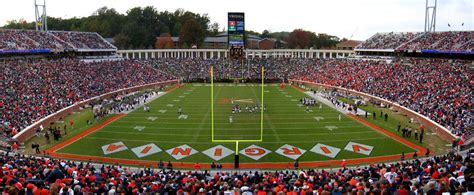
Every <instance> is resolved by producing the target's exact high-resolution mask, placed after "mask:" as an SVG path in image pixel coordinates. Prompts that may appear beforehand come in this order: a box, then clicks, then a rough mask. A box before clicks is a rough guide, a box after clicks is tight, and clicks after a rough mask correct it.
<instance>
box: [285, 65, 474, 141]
mask: <svg viewBox="0 0 474 195" xmlns="http://www.w3.org/2000/svg"><path fill="white" fill-rule="evenodd" d="M469 63H470V62H468V61H459V62H456V61H455V62H449V61H447V60H433V59H432V60H430V59H408V58H406V59H400V60H396V61H394V62H393V63H385V62H384V61H361V60H318V61H316V62H313V63H309V64H304V65H303V66H291V67H292V70H291V71H290V72H292V74H293V75H290V78H294V79H303V80H308V81H314V82H318V83H323V84H328V85H334V86H341V87H345V88H349V89H354V90H357V91H361V92H365V93H368V94H372V95H375V96H378V97H381V98H385V99H388V100H391V101H394V102H397V103H399V104H400V105H403V106H405V107H408V108H410V109H412V110H414V111H416V112H418V113H420V114H422V115H425V116H427V117H429V118H431V119H432V120H434V121H436V122H437V123H439V124H441V125H443V126H445V127H446V128H447V129H449V130H451V131H452V132H453V133H454V134H458V135H460V134H462V133H464V132H466V131H468V126H469V125H472V123H473V122H474V121H472V117H471V116H472V112H471V111H470V110H469V108H470V107H471V106H472V102H470V99H471V98H472V90H471V87H470V85H471V84H472V80H470V78H472V76H473V75H472V72H471V71H469V70H468V65H469Z"/></svg>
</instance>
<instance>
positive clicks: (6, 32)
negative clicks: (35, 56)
mask: <svg viewBox="0 0 474 195" xmlns="http://www.w3.org/2000/svg"><path fill="white" fill-rule="evenodd" d="M43 49H49V50H55V51H64V50H71V49H115V47H114V46H113V45H111V44H110V43H108V42H107V41H105V40H104V39H103V38H102V37H101V36H100V35H99V34H97V33H91V32H74V31H48V32H45V31H33V30H10V29H0V51H1V50H43Z"/></svg>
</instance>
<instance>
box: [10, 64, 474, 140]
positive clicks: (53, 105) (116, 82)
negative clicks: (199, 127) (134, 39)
mask: <svg viewBox="0 0 474 195" xmlns="http://www.w3.org/2000/svg"><path fill="white" fill-rule="evenodd" d="M112 63H113V64H116V66H111V64H112ZM248 63H249V64H248V65H249V68H248V69H247V68H244V69H242V68H241V67H240V64H239V63H233V62H231V66H229V65H228V62H227V61H223V60H216V59H206V60H204V59H190V58H189V59H188V58H182V59H155V60H143V61H139V62H137V61H119V62H95V63H81V62H77V61H74V60H61V61H49V62H35V63H30V62H23V63H22V62H19V61H13V60H12V61H7V63H6V64H4V65H3V66H4V67H3V68H2V71H3V74H2V76H3V78H2V81H3V86H4V89H5V90H2V91H3V92H4V94H2V107H3V108H4V109H3V110H1V113H2V120H3V121H2V123H3V124H7V125H3V129H4V131H3V132H4V134H6V135H8V136H11V135H12V132H13V131H12V130H13V129H15V130H16V131H20V130H21V129H23V128H25V127H26V126H28V125H29V124H31V123H33V122H34V121H36V120H38V119H40V118H41V117H44V116H47V115H48V114H51V113H54V112H55V111H58V110H59V109H61V108H64V107H66V106H69V105H71V104H72V103H74V102H76V101H79V100H83V99H85V98H90V97H93V96H96V95H100V94H102V93H105V92H109V91H112V90H116V89H120V88H124V87H130V86H134V85H140V84H147V83H151V82H156V81H163V80H165V79H170V78H172V77H171V76H168V75H174V76H175V77H176V78H183V79H184V80H185V81H193V80H199V79H200V80H209V66H210V65H211V64H213V65H214V66H215V70H216V71H215V72H216V74H215V75H216V79H225V78H234V77H238V76H244V78H249V79H258V78H259V77H260V66H261V65H262V64H264V65H265V67H266V70H267V71H266V79H269V80H275V81H279V82H281V81H284V80H285V79H286V78H291V79H302V80H307V81H313V82H318V83H323V84H328V85H334V86H341V87H345V88H349V89H353V90H357V91H361V92H365V93H369V94H372V95H375V96H378V97H382V98H385V99H388V100H390V101H394V102H397V103H399V104H400V105H403V106H405V107H408V108H410V109H412V110H414V111H416V112H418V113H420V114H422V115H425V116H427V117H429V118H430V119H432V120H434V121H436V122H437V123H439V124H441V125H442V126H444V127H446V128H447V129H449V130H450V131H451V132H452V133H453V134H456V135H462V134H463V133H466V132H469V131H468V130H469V128H468V127H469V126H470V125H472V122H473V121H472V110H470V109H469V108H472V102H471V101H470V99H471V97H472V87H471V85H472V76H473V75H472V72H471V71H469V69H468V63H469V62H467V61H453V62H451V61H448V60H434V59H418V58H412V59H409V58H402V59H398V60H394V61H393V62H391V63H387V62H386V61H364V60H343V59H296V58H291V59H290V58H278V59H273V58H268V59H263V58H254V59H249V60H248ZM150 65H151V66H154V67H155V69H153V68H151V66H150ZM109 67H114V68H112V69H110V68H109ZM25 70H26V71H25ZM242 71H243V74H242V73H241V72H242ZM99 72H102V74H99ZM130 75H133V76H132V77H130ZM164 75H166V76H164ZM79 78H81V79H82V80H81V79H79ZM106 78H107V79H106ZM440 78H443V79H440ZM52 81H56V82H52ZM58 81H61V82H58ZM417 83H422V84H417ZM53 89H54V90H53ZM53 97H54V98H53ZM42 100H49V101H50V102H49V103H41V102H43V101H42ZM45 102H46V101H45ZM468 136H469V137H470V136H471V134H468Z"/></svg>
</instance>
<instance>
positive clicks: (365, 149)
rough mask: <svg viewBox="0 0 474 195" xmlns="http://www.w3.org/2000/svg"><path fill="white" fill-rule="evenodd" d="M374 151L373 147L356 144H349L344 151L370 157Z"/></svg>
mask: <svg viewBox="0 0 474 195" xmlns="http://www.w3.org/2000/svg"><path fill="white" fill-rule="evenodd" d="M373 149H374V147H373V146H369V145H365V144H359V143H355V142H349V143H348V144H347V145H346V147H345V148H344V150H348V151H351V152H355V153H359V154H365V155H370V153H371V152H372V150H373Z"/></svg>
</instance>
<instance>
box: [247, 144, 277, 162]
mask: <svg viewBox="0 0 474 195" xmlns="http://www.w3.org/2000/svg"><path fill="white" fill-rule="evenodd" d="M271 152H272V151H270V150H267V149H265V148H262V147H260V146H257V145H255V144H253V145H251V146H249V147H246V148H244V149H242V150H241V151H240V154H243V155H245V156H247V157H249V158H251V159H254V160H259V159H260V158H262V157H264V156H265V155H267V154H269V153H271Z"/></svg>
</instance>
